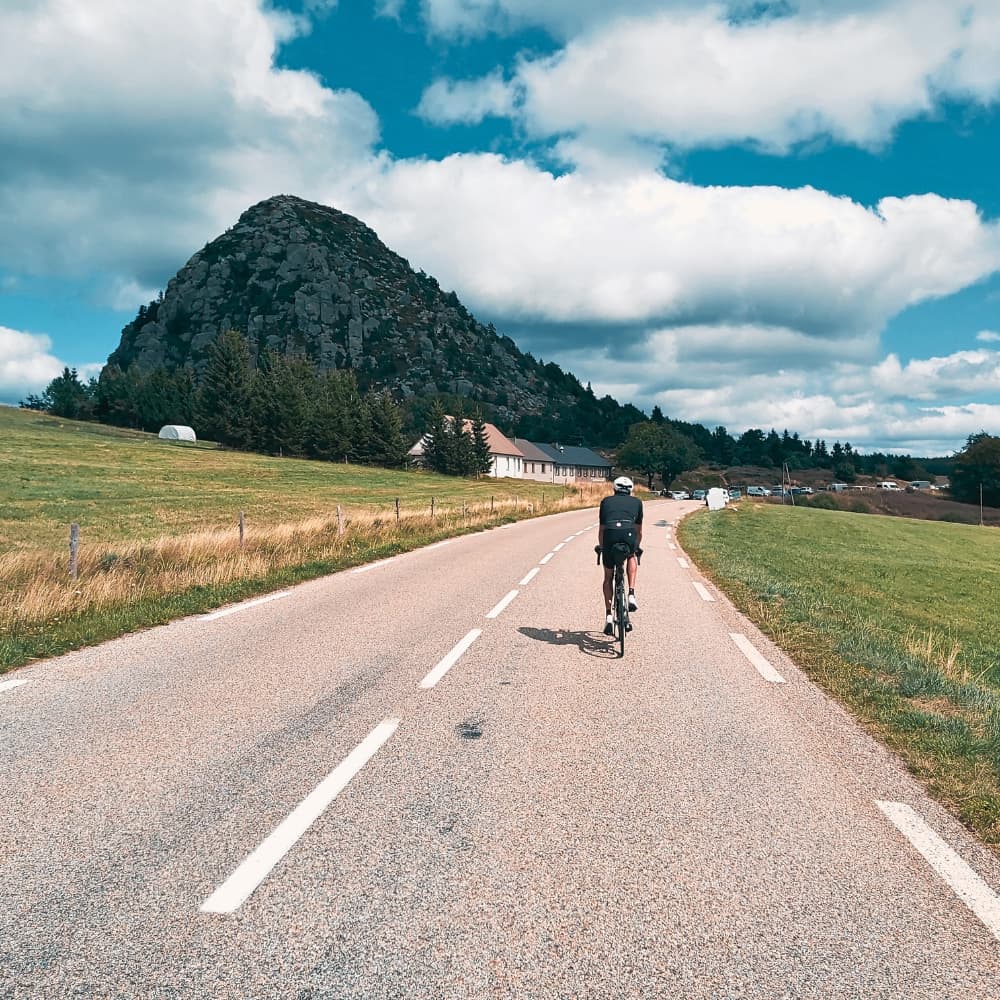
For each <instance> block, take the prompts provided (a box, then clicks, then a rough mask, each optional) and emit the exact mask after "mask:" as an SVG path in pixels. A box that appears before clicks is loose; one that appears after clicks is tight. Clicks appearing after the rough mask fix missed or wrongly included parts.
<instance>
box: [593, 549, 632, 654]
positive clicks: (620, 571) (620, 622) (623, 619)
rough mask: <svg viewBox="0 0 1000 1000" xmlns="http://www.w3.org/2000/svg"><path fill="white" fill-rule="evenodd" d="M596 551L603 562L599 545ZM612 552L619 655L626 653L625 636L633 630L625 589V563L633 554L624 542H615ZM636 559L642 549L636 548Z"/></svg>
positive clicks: (613, 610)
mask: <svg viewBox="0 0 1000 1000" xmlns="http://www.w3.org/2000/svg"><path fill="white" fill-rule="evenodd" d="M594 551H595V552H596V553H597V563H598V565H600V562H601V547H600V546H599V545H598V546H596V547H595V549H594ZM610 554H611V557H612V559H614V563H615V582H614V597H613V598H612V599H611V615H612V625H613V627H614V640H615V642H616V643H617V644H618V656H619V657H622V656H624V655H625V636H626V634H627V633H629V632H631V631H632V622H631V620H630V619H629V616H628V597H627V596H626V595H627V592H626V590H625V564H626V563H627V562H628V559H629V556H630V555H632V550H631V548H630V547H629V546H628V545H626V544H625V543H624V542H615V544H614V545H612V546H611V550H610ZM635 557H636V559H640V558H641V557H642V552H641V550H636V552H635Z"/></svg>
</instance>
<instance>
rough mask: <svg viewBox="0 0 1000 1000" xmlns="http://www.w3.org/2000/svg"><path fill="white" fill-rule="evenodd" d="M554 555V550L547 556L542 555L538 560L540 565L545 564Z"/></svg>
mask: <svg viewBox="0 0 1000 1000" xmlns="http://www.w3.org/2000/svg"><path fill="white" fill-rule="evenodd" d="M554 555H555V553H554V552H550V553H549V554H548V555H547V556H542V558H541V559H539V560H538V565H539V566H544V565H545V564H546V563H547V562H548V561H549V560H550V559H551V558H552V557H553V556H554Z"/></svg>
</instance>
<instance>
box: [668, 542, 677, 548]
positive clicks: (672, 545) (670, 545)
mask: <svg viewBox="0 0 1000 1000" xmlns="http://www.w3.org/2000/svg"><path fill="white" fill-rule="evenodd" d="M667 548H668V549H676V548H677V546H676V545H674V543H673V542H667Z"/></svg>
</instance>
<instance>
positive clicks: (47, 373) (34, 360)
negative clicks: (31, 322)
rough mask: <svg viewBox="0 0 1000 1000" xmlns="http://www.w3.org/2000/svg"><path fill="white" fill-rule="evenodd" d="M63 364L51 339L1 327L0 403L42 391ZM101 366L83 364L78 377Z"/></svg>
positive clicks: (94, 373) (95, 372) (88, 375)
mask: <svg viewBox="0 0 1000 1000" xmlns="http://www.w3.org/2000/svg"><path fill="white" fill-rule="evenodd" d="M65 367H66V363H65V362H63V361H60V360H59V358H57V357H56V356H55V355H54V354H53V353H52V341H51V340H50V339H49V338H48V337H47V336H45V335H44V334H39V333H25V332H24V331H22V330H12V329H10V327H6V326H0V402H7V403H16V402H18V401H19V400H21V399H23V398H24V397H25V396H27V395H28V394H29V393H37V392H41V391H42V390H43V389H44V388H45V386H47V385H48V384H49V382H51V381H52V379H54V378H55V377H56V376H57V375H59V374H60V373H61V372H62V370H63V368H65ZM100 368H101V366H100V365H94V364H88V365H83V366H81V367H80V369H79V370H80V376H81V378H83V379H88V378H90V377H91V376H92V375H96V374H97V373H98V372H99V371H100Z"/></svg>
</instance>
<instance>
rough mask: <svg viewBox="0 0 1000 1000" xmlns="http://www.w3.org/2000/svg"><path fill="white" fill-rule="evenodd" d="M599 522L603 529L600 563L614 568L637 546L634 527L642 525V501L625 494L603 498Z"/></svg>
mask: <svg viewBox="0 0 1000 1000" xmlns="http://www.w3.org/2000/svg"><path fill="white" fill-rule="evenodd" d="M599 520H600V524H601V527H602V528H603V529H604V542H603V545H602V552H601V561H602V562H603V563H604V565H605V566H614V565H615V563H617V562H622V561H624V559H625V558H626V556H628V555H631V554H632V553H634V552H635V550H636V548H637V547H638V545H639V539H638V537H637V535H636V525H637V524H642V501H641V500H640V499H639V498H638V497H632V496H629V495H628V494H627V493H615V494H614V495H613V496H610V497H605V498H604V499H603V500H602V501H601V512H600V515H599ZM616 549H617V551H616Z"/></svg>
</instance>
